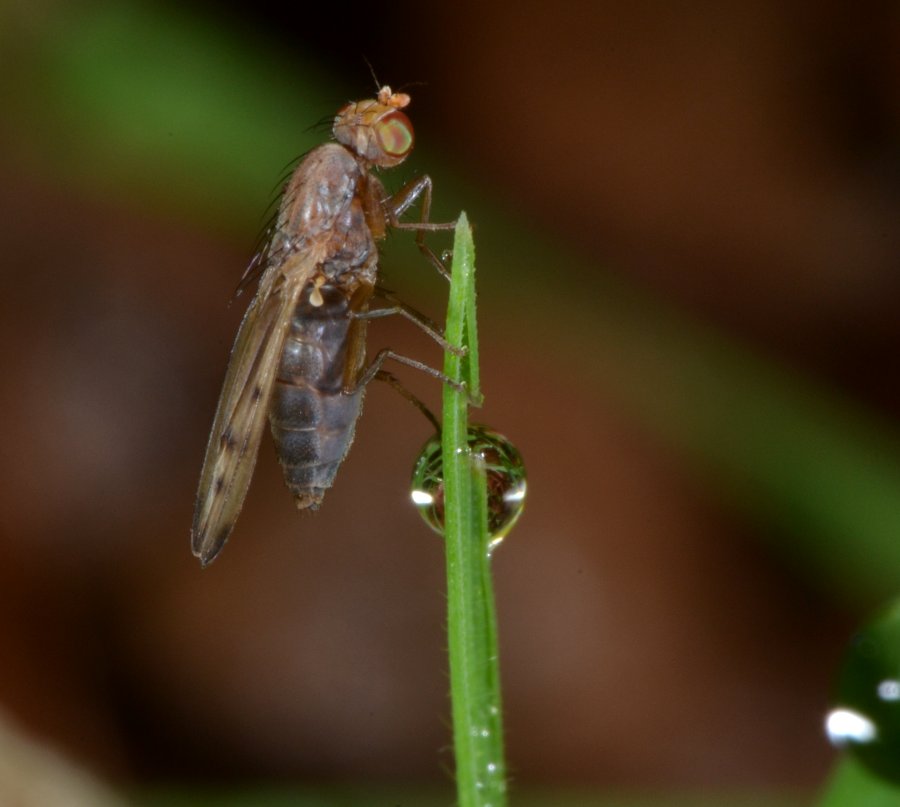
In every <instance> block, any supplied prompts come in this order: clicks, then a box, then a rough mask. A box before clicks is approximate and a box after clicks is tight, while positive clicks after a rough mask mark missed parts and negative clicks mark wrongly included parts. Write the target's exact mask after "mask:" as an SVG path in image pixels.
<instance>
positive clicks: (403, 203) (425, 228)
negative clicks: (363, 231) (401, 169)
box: [388, 174, 456, 280]
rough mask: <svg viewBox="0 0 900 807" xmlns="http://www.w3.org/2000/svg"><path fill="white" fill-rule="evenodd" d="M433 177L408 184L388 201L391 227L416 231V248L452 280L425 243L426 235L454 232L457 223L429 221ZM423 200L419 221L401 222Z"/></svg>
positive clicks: (418, 179) (420, 178) (439, 260)
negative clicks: (405, 214) (401, 218)
mask: <svg viewBox="0 0 900 807" xmlns="http://www.w3.org/2000/svg"><path fill="white" fill-rule="evenodd" d="M431 187H432V186H431V177H430V176H428V175H427V174H425V175H424V176H421V177H418V178H416V179H413V180H411V181H409V182H407V183H406V184H405V185H404V186H403V187H402V188H400V190H399V191H397V193H395V194H394V195H393V196H392V197H391V198H390V200H389V201H388V205H389V208H388V218H389V220H390V223H391V226H392V227H394V228H396V229H398V230H415V231H416V246H417V247H418V248H419V251H420V252H421V253H422V254H423V255H424V256H425V257H426V258H428V260H429V261H431V263H432V265H433V266H434V268H435V269H437V270H438V272H440V273H441V275H443V276H444V277H445V278H446V279H447V280H449V279H450V272H449V270H448V269H447V267H446V266H445V265H444V262H443V261H442V260H441V259H440V258H439V257H438V256H437V255H435V254H434V251H433V250H432V249H431V247H429V246H428V244H426V243H425V233H426V232H434V231H436V230H452V229H453V228H454V227H456V222H455V221H452V222H446V223H435V222H432V221H429V220H428V219H429V216H430V215H431ZM420 198H421V200H422V206H421V211H422V213H421V215H420V216H419V220H418V221H408V222H402V221H400V216H402V215H403V214H404V213H405V212H406V211H407V210H408V209H409V208H410V207H411V206H412V205H413V204H415V202H416V201H417V200H418V199H420Z"/></svg>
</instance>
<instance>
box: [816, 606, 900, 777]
mask: <svg viewBox="0 0 900 807" xmlns="http://www.w3.org/2000/svg"><path fill="white" fill-rule="evenodd" d="M825 731H826V734H827V735H828V739H829V740H830V741H831V743H832V745H834V746H836V747H838V748H843V749H846V750H847V751H849V752H850V753H851V754H853V755H854V756H855V757H856V758H857V759H858V760H859V761H860V762H861V763H862V764H863V765H865V766H866V767H867V768H868V769H869V770H871V771H872V772H873V773H875V774H876V775H877V776H880V777H881V778H883V779H887V780H888V781H890V782H893V783H895V784H900V601H898V602H895V603H893V604H892V605H890V606H889V607H888V608H886V609H885V610H883V611H881V612H880V613H879V614H877V615H876V616H875V618H874V619H873V620H872V621H871V622H869V623H868V624H867V625H865V627H863V629H862V630H861V631H860V632H859V633H857V634H856V636H854V637H853V639H852V640H851V642H850V645H849V647H848V648H847V650H846V652H845V653H844V660H843V663H842V666H841V671H840V675H839V678H838V684H837V692H836V697H835V705H834V708H833V709H832V710H831V711H830V712H829V713H828V715H827V717H826V719H825Z"/></svg>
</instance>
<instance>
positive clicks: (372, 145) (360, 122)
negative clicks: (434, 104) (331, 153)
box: [334, 87, 414, 168]
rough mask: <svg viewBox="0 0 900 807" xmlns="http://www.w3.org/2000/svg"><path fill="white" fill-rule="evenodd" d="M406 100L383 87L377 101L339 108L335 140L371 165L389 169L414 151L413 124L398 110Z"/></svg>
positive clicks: (358, 102)
mask: <svg viewBox="0 0 900 807" xmlns="http://www.w3.org/2000/svg"><path fill="white" fill-rule="evenodd" d="M409 100H410V99H409V96H408V95H406V94H404V93H392V92H391V88H390V87H382V88H381V91H380V92H379V93H378V98H370V99H367V100H365V101H356V102H354V103H350V104H347V105H346V106H344V107H343V108H341V109H340V110H339V111H338V113H337V115H336V116H335V119H334V136H335V138H336V139H337V141H338V143H342V144H343V145H345V146H347V148H349V149H350V150H351V151H353V153H354V154H356V155H358V156H359V157H360V158H361V159H363V160H365V161H366V162H367V163H368V164H370V165H377V166H380V167H382V168H389V167H391V166H394V165H399V164H400V163H401V162H403V160H405V159H406V157H407V155H408V154H409V153H410V151H412V147H413V141H414V136H413V128H412V123H410V120H409V118H408V117H406V115H405V114H404V113H403V112H401V111H400V110H401V109H403V107H405V106H407V105H408V104H409Z"/></svg>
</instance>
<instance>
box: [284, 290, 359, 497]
mask: <svg viewBox="0 0 900 807" xmlns="http://www.w3.org/2000/svg"><path fill="white" fill-rule="evenodd" d="M313 288H314V287H313V284H309V286H308V287H307V289H305V290H304V292H303V294H302V296H301V298H300V302H299V303H298V304H297V308H296V309H295V311H294V317H293V320H292V322H291V328H290V331H289V332H288V335H287V338H286V339H285V343H284V350H283V351H282V354H281V362H280V363H279V366H278V377H277V379H276V381H275V389H274V391H273V393H272V401H271V404H270V407H269V422H270V424H271V427H272V436H273V437H274V438H275V447H276V449H277V451H278V460H279V462H280V463H281V466H282V469H283V471H284V480H285V482H286V483H287V486H288V487H289V488H290V489H291V491H292V492H293V494H294V496H295V497H296V503H297V507H298V508H300V509H304V508H307V507H312V508H316V507H318V505H319V503H320V502H321V501H322V498H323V496H324V495H325V491H326V490H328V488H330V487H331V485H332V484H333V482H334V477H335V474H337V469H338V466H339V465H340V464H341V461H342V460H343V459H344V457H345V456H346V454H347V451H348V450H349V448H350V444H351V443H352V442H353V433H354V431H355V428H356V419H357V418H358V417H359V413H360V409H361V407H362V397H363V389H362V387H359V388H356V389H354V390H353V391H352V392H349V393H345V392H344V391H343V390H344V386H345V379H346V380H348V381H349V382H350V383H349V384H348V386H352V382H353V381H355V379H356V376H357V375H358V373H359V369H360V368H359V363H360V362H361V360H362V357H361V355H360V356H359V357H358V358H355V355H356V354H357V353H361V351H357V350H356V349H355V348H354V346H353V345H352V344H351V343H352V340H354V339H359V338H361V333H360V330H361V328H362V327H363V324H362V323H360V322H359V321H356V322H354V321H353V319H352V314H351V303H350V300H349V299H348V296H347V295H346V293H344V292H343V291H341V290H340V289H338V288H335V287H334V286H322V287H321V288H320V289H319V294H321V300H322V304H321V305H318V306H316V305H313V304H312V303H311V302H310V296H311V294H312V296H313V299H317V295H316V293H315V292H314V291H313ZM348 361H350V362H352V363H353V364H354V365H356V366H351V367H348Z"/></svg>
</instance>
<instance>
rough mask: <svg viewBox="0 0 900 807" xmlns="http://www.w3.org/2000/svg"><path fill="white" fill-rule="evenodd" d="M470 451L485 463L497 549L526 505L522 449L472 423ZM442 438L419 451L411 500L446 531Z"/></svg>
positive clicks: (435, 526)
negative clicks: (520, 451) (520, 450)
mask: <svg viewBox="0 0 900 807" xmlns="http://www.w3.org/2000/svg"><path fill="white" fill-rule="evenodd" d="M467 442H468V445H469V452H470V453H471V454H472V456H474V457H477V458H478V459H479V460H480V461H481V462H482V463H484V470H485V475H486V477H487V500H488V502H487V503H488V533H489V534H490V536H491V542H490V544H489V545H488V550H489V551H490V550H492V549H493V548H494V547H496V546H497V545H498V544H499V543H500V542H501V541H502V540H503V538H504V537H505V536H506V534H507V533H508V532H509V531H510V530H511V529H512V528H513V525H514V524H515V523H516V521H517V520H518V518H519V516H520V515H521V513H522V508H523V507H524V506H525V494H526V492H527V489H528V484H527V481H526V477H525V464H524V462H523V461H522V455H521V454H520V453H519V451H518V449H517V448H516V447H515V446H514V445H513V444H512V443H511V442H510V441H509V440H507V439H506V437H504V436H503V435H502V434H498V433H497V432H495V431H493V430H492V429H489V428H488V427H487V426H481V425H478V424H474V423H473V424H471V425H470V426H469V432H468V441H467ZM441 453H442V452H441V438H440V436H439V435H434V436H433V437H432V438H431V439H430V440H429V441H428V442H427V443H425V445H424V446H423V447H422V450H421V451H420V452H419V457H418V459H417V460H416V464H415V467H414V468H413V476H412V489H411V492H410V498H411V499H412V502H413V504H414V505H415V506H416V508H417V509H418V511H419V513H420V514H421V516H422V518H423V519H424V520H425V523H426V524H428V526H429V527H431V528H432V529H433V530H434V531H435V532H438V533H440V534H442V535H443V532H444V471H443V461H442V456H441Z"/></svg>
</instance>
